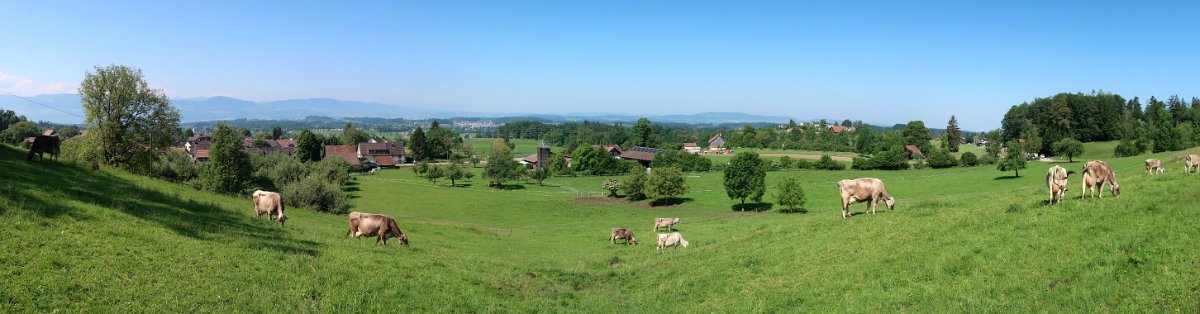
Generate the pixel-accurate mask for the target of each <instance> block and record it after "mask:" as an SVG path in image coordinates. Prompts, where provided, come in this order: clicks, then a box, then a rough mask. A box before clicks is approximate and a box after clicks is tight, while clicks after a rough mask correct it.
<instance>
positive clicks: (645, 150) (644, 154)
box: [620, 146, 663, 168]
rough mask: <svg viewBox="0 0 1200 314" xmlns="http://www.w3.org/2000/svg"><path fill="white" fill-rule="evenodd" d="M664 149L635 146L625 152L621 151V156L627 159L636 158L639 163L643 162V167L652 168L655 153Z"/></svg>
mask: <svg viewBox="0 0 1200 314" xmlns="http://www.w3.org/2000/svg"><path fill="white" fill-rule="evenodd" d="M662 151H663V149H661V148H649V147H641V146H634V147H633V148H630V149H629V150H627V151H625V152H624V153H621V156H620V158H621V159H627V160H635V161H637V162H638V163H640V164H642V166H643V167H646V168H650V163H651V162H653V161H654V155H656V154H658V153H659V152H662Z"/></svg>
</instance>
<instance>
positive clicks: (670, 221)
mask: <svg viewBox="0 0 1200 314" xmlns="http://www.w3.org/2000/svg"><path fill="white" fill-rule="evenodd" d="M678 223H679V217H675V218H654V232H658V230H659V229H662V228H667V230H668V231H670V230H675V225H676V224H678Z"/></svg>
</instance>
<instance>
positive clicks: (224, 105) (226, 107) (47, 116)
mask: <svg viewBox="0 0 1200 314" xmlns="http://www.w3.org/2000/svg"><path fill="white" fill-rule="evenodd" d="M27 98H29V99H31V100H33V101H36V102H39V103H42V104H45V105H47V106H50V107H54V108H58V109H61V110H63V111H67V112H70V113H73V114H75V115H78V116H75V115H72V114H68V113H64V112H60V111H58V110H54V109H51V108H47V107H43V106H39V105H37V104H34V103H30V102H28V101H24V100H22V99H20V98H17V97H15V96H10V95H0V109H8V110H13V111H16V112H17V114H21V115H24V116H26V117H28V118H29V119H30V120H34V121H42V120H44V121H52V122H59V123H82V122H83V118H81V116H83V108H82V107H81V106H80V104H79V96H78V95H75V94H52V95H38V96H33V97H27ZM171 103H172V104H173V105H175V107H176V108H179V112H180V114H181V115H182V116H183V117H182V120H183V122H194V121H216V120H232V119H260V120H300V119H304V118H305V117H308V116H324V117H333V118H346V117H373V118H404V119H427V118H454V117H478V118H498V117H530V118H536V119H538V120H543V121H547V122H561V121H582V120H590V121H603V122H632V121H635V120H637V119H638V118H639V117H642V116H643V115H636V114H612V113H568V114H535V113H527V112H526V113H481V112H467V111H456V110H443V109H426V108H412V107H403V106H396V105H389V104H382V103H373V102H361V101H348V100H338V99H332V98H306V99H287V100H278V101H268V102H254V101H247V100H242V99H237V98H231V97H209V98H185V99H172V100H171ZM646 117H648V118H650V119H651V120H653V121H654V122H665V123H698V124H721V123H740V122H787V120H788V119H789V118H788V117H785V116H762V115H752V114H745V113H737V112H704V113H697V114H690V115H648V116H646Z"/></svg>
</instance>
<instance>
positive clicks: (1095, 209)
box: [0, 145, 1200, 312]
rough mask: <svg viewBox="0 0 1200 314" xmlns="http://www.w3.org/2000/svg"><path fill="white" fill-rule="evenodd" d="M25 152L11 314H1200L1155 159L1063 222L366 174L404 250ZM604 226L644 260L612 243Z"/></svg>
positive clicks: (931, 205) (705, 179)
mask: <svg viewBox="0 0 1200 314" xmlns="http://www.w3.org/2000/svg"><path fill="white" fill-rule="evenodd" d="M477 148H478V145H477ZM1091 148H1092V147H1090V146H1089V147H1088V149H1091ZM1108 151H1109V152H1111V150H1108ZM16 154H17V153H16V152H14V151H12V150H11V149H10V148H0V169H5V170H6V172H5V173H6V174H8V173H11V174H13V175H4V176H0V191H2V192H3V194H2V195H5V197H4V198H2V199H0V211H2V212H0V223H2V224H3V227H4V228H2V229H0V230H3V231H0V236H2V237H3V238H4V239H5V240H4V241H3V242H0V243H2V244H0V246H2V247H0V252H3V253H0V265H2V266H3V267H0V270H2V272H0V277H2V278H5V282H12V283H16V284H15V285H12V286H13V288H11V289H3V290H0V311H12V310H16V309H31V308H33V309H50V308H67V309H70V308H100V309H106V308H107V309H110V310H115V309H117V308H121V307H128V306H132V305H146V306H149V308H148V309H151V310H154V309H159V310H187V309H206V310H231V309H241V310H247V309H253V310H272V311H284V310H287V311H305V312H309V311H324V312H327V311H331V310H350V311H361V310H371V309H376V310H380V309H382V310H387V311H397V310H400V311H406V310H407V311H446V310H451V309H455V310H475V311H486V310H506V311H522V310H525V311H534V310H546V309H565V310H575V311H593V312H594V311H603V310H630V309H637V310H636V311H646V312H649V311H663V310H666V311H671V312H680V311H688V310H702V309H715V310H719V311H726V312H732V311H737V312H745V311H748V310H749V311H778V310H786V311H791V310H794V309H797V308H801V309H835V310H842V311H878V310H896V309H906V310H910V311H921V312H925V311H964V310H993V311H1004V310H1009V311H1013V310H1015V311H1031V310H1037V311H1056V310H1065V309H1069V310H1088V311H1095V310H1105V309H1107V310H1126V311H1127V310H1131V309H1154V310H1168V311H1174V310H1176V309H1180V310H1183V311H1188V312H1195V311H1197V310H1200V305H1198V304H1197V298H1198V297H1200V295H1198V294H1200V293H1198V292H1197V291H1198V290H1197V289H1200V283H1197V281H1196V280H1195V279H1196V278H1200V276H1198V275H1200V273H1198V272H1200V268H1197V267H1196V266H1197V265H1196V261H1195V257H1196V256H1198V254H1197V253H1200V252H1197V251H1198V250H1200V249H1198V248H1197V247H1196V246H1195V245H1194V243H1195V240H1197V239H1200V228H1197V227H1200V226H1197V224H1198V222H1197V220H1196V219H1195V218H1196V217H1195V213H1194V212H1193V208H1192V207H1193V206H1194V205H1193V204H1196V201H1197V198H1198V197H1200V192H1198V191H1196V189H1195V188H1194V187H1195V186H1196V182H1197V181H1196V180H1200V177H1197V176H1196V175H1191V176H1187V175H1184V174H1182V173H1180V169H1181V168H1182V167H1180V166H1177V165H1176V163H1174V162H1170V165H1169V166H1171V167H1172V168H1170V170H1172V173H1169V174H1168V175H1164V176H1155V177H1146V176H1144V175H1142V174H1141V172H1140V167H1141V164H1140V163H1141V160H1142V159H1145V156H1139V157H1131V158H1125V159H1112V158H1103V159H1106V160H1110V163H1111V164H1113V166H1114V168H1116V169H1117V171H1118V174H1119V175H1120V176H1119V179H1121V180H1120V181H1121V183H1122V190H1123V193H1124V195H1123V196H1122V197H1121V198H1119V199H1111V198H1105V199H1104V200H1103V201H1097V200H1088V201H1080V200H1078V199H1077V198H1073V199H1070V200H1068V201H1067V202H1066V203H1065V204H1064V205H1062V206H1056V207H1053V208H1050V207H1046V206H1044V205H1043V202H1044V200H1045V197H1046V195H1045V194H1044V191H1043V188H1041V185H1042V184H1043V183H1042V182H1041V181H1042V177H1043V175H1042V174H1043V173H1045V169H1046V168H1047V167H1049V166H1050V165H1048V164H1042V163H1031V164H1030V169H1028V170H1026V171H1023V172H1022V176H1021V177H1020V178H1007V177H1004V175H1007V174H1002V173H1000V172H998V171H996V170H994V168H991V167H975V168H955V169H948V170H913V171H901V172H859V171H855V172H833V171H782V172H771V173H770V176H769V178H768V182H769V183H770V184H774V182H777V180H778V179H779V178H780V177H782V176H784V175H796V176H800V177H801V179H802V181H803V182H804V183H805V186H804V188H805V191H806V192H808V197H809V206H807V207H808V209H809V212H808V213H807V214H779V213H775V212H765V213H740V212H733V211H731V210H730V207H729V205H730V204H731V201H729V200H728V199H727V198H726V197H725V196H724V193H723V188H722V187H721V185H720V174H719V173H704V174H692V175H690V176H691V177H689V178H688V180H689V181H688V182H689V184H690V185H691V186H692V193H690V194H688V195H685V198H687V199H689V201H688V202H687V203H685V204H684V205H682V206H673V207H667V208H645V207H643V206H641V205H640V204H626V203H617V204H586V203H580V202H577V201H575V200H574V198H575V196H576V195H577V191H580V192H583V193H588V192H599V191H600V189H599V182H600V181H602V180H603V178H555V179H552V180H550V183H551V184H557V185H562V186H563V187H554V186H536V185H528V186H523V187H524V188H521V189H516V190H511V191H503V190H493V189H486V188H482V187H478V186H470V187H455V188H451V187H445V186H433V185H431V184H429V183H428V182H427V181H424V180H422V179H419V178H416V177H414V176H413V175H412V173H411V172H408V171H405V170H398V171H385V172H382V173H381V174H379V175H374V176H359V177H357V178H358V180H357V182H358V185H357V186H355V188H357V189H359V191H358V192H355V195H356V196H357V198H355V200H354V203H355V206H356V208H355V210H360V211H368V212H380V213H389V214H392V215H394V216H396V217H398V218H399V220H400V222H401V228H403V229H404V230H405V231H406V232H407V233H409V234H410V238H411V239H412V240H413V245H412V246H411V247H409V248H404V249H400V248H397V247H394V246H393V247H386V248H380V247H374V246H373V245H372V244H371V240H365V239H360V240H357V241H356V240H347V239H343V238H342V237H341V236H342V234H343V233H342V232H343V230H344V228H345V222H344V217H336V216H330V215H323V214H316V213H312V212H309V211H306V210H291V211H290V212H289V216H292V219H291V220H289V227H288V228H287V229H286V230H279V229H277V228H273V227H271V226H270V225H269V224H267V223H266V222H262V221H254V219H253V217H252V215H250V209H249V204H248V201H247V200H244V199H236V198H231V197H224V196H212V195H208V194H204V193H200V192H194V191H191V190H188V189H186V188H182V187H178V186H175V185H171V184H168V183H163V182H159V181H156V180H150V179H144V178H139V177H135V176H130V175H127V174H123V173H120V172H115V171H113V172H110V171H105V172H103V173H102V174H93V173H91V172H90V171H84V170H80V169H78V168H74V167H71V166H66V165H58V164H48V165H36V166H35V165H32V164H28V163H25V162H24V161H22V160H17V159H18V158H19V157H21V156H17V155H16ZM1088 155H1091V156H1099V155H1106V154H1100V152H1092V151H1089V154H1088ZM1159 156H1160V157H1161V156H1166V155H1164V154H1160V155H1159ZM1089 157H1090V156H1089ZM1081 159H1083V158H1081ZM1164 160H1165V158H1164ZM1079 166H1081V163H1080V162H1076V163H1074V164H1068V165H1067V167H1069V168H1072V169H1073V168H1078V167H1079ZM847 176H875V177H880V178H883V179H884V180H886V181H887V182H888V184H889V189H890V190H891V192H892V193H893V194H894V195H895V196H896V197H897V198H898V200H899V203H898V205H897V210H896V211H894V212H883V213H880V214H877V215H858V216H855V217H852V218H851V219H848V220H842V219H841V218H840V217H839V215H838V214H837V212H838V208H837V207H838V205H837V196H836V193H837V192H836V188H835V187H834V185H833V182H834V181H836V180H838V179H841V178H844V177H847ZM1071 184H1072V187H1073V188H1072V190H1071V191H1070V193H1069V195H1070V196H1073V197H1078V195H1079V194H1078V192H1079V191H1078V187H1077V184H1078V177H1073V178H1072V183H1071ZM768 199H769V198H768ZM864 206H865V205H862V204H860V205H857V206H855V207H854V209H855V211H858V212H861V211H862V210H863V207H864ZM1009 211H1012V212H1009ZM656 216H660V217H666V216H680V217H682V218H683V219H682V220H683V223H682V224H681V225H680V226H679V229H680V231H681V232H683V233H684V234H685V235H686V237H687V238H688V240H689V241H691V242H692V247H690V248H688V249H679V250H672V251H669V252H665V253H662V254H658V253H656V252H654V249H653V245H652V243H651V242H652V241H651V239H652V238H653V236H652V235H651V234H650V233H649V228H646V226H648V225H649V222H650V218H652V217H656ZM610 227H631V228H633V230H634V232H635V233H637V234H638V235H639V236H640V238H641V239H642V240H643V241H645V242H647V243H651V244H649V245H641V246H638V247H626V246H612V245H608V243H607V241H606V240H607V231H608V228H610ZM491 228H497V229H491ZM509 229H511V230H512V231H511V232H512V234H511V236H510V235H509ZM367 270H373V272H370V273H368V272H366V271H367ZM163 292H182V293H163Z"/></svg>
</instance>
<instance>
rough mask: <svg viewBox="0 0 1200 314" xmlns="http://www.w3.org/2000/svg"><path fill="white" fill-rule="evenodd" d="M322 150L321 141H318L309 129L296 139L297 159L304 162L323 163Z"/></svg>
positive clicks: (302, 131) (301, 132)
mask: <svg viewBox="0 0 1200 314" xmlns="http://www.w3.org/2000/svg"><path fill="white" fill-rule="evenodd" d="M321 150H322V146H321V140H320V139H317V135H316V134H313V132H312V131H309V130H308V129H304V130H301V131H300V138H298V139H296V158H297V159H300V161H302V162H306V161H321Z"/></svg>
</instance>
